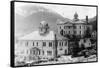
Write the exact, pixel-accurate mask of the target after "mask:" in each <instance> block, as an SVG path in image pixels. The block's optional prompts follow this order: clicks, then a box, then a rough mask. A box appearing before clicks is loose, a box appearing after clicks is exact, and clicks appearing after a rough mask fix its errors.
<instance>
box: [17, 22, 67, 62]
mask: <svg viewBox="0 0 100 68" xmlns="http://www.w3.org/2000/svg"><path fill="white" fill-rule="evenodd" d="M58 37H59V36H58V35H56V34H55V33H54V32H53V31H50V30H49V25H48V24H47V23H46V22H45V21H42V22H41V23H40V27H39V30H38V31H34V32H32V33H30V34H27V35H25V36H23V37H20V38H18V44H17V47H16V48H15V49H16V50H15V56H16V57H15V59H16V61H15V62H17V61H24V62H28V61H38V60H44V59H46V60H48V59H54V58H56V57H57V56H60V55H64V54H68V39H66V38H65V39H64V38H61V37H60V39H59V38H58Z"/></svg>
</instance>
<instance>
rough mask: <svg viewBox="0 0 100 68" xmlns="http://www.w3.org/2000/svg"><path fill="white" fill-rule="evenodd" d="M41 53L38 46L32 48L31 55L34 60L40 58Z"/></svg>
mask: <svg viewBox="0 0 100 68" xmlns="http://www.w3.org/2000/svg"><path fill="white" fill-rule="evenodd" d="M39 55H40V50H39V49H38V48H36V47H35V48H32V49H31V50H30V56H31V58H32V59H33V60H38V59H39Z"/></svg>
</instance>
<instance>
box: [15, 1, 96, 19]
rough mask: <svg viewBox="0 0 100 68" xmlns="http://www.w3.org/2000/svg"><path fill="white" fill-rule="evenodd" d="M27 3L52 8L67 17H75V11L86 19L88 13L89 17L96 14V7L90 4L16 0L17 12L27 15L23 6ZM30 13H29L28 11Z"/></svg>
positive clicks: (81, 17) (80, 17)
mask: <svg viewBox="0 0 100 68" xmlns="http://www.w3.org/2000/svg"><path fill="white" fill-rule="evenodd" d="M26 5H35V6H42V7H45V8H47V9H51V10H53V11H54V12H57V13H58V14H60V15H62V16H63V17H65V18H69V19H73V15H74V14H75V12H77V13H78V16H79V19H84V18H85V17H86V15H88V17H89V18H92V17H94V16H96V7H89V6H74V5H57V4H56V5H54V4H42V3H23V2H16V3H15V12H16V13H18V14H20V15H25V14H24V13H25V12H26V11H25V10H22V9H21V8H20V7H21V6H26ZM28 14H29V13H28Z"/></svg>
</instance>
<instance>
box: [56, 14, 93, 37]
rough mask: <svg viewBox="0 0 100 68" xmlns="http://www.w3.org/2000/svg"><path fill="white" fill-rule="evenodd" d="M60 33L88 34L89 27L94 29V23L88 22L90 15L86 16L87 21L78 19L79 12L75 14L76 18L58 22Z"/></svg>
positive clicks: (81, 35)
mask: <svg viewBox="0 0 100 68" xmlns="http://www.w3.org/2000/svg"><path fill="white" fill-rule="evenodd" d="M57 26H58V33H59V34H61V31H62V32H63V35H75V36H78V37H79V36H80V37H83V36H85V34H86V30H87V29H89V30H90V32H91V31H92V25H90V24H89V23H88V16H86V21H82V20H80V19H78V14H77V13H75V14H74V19H73V20H70V21H67V22H65V23H58V24H57Z"/></svg>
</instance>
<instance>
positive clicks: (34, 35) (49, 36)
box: [19, 31, 55, 40]
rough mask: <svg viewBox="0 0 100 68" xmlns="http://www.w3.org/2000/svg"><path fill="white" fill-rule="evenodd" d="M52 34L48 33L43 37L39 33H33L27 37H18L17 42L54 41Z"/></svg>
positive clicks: (51, 32)
mask: <svg viewBox="0 0 100 68" xmlns="http://www.w3.org/2000/svg"><path fill="white" fill-rule="evenodd" d="M54 39H55V37H54V32H53V31H50V32H48V33H47V34H45V35H40V33H39V31H34V32H32V33H30V34H28V35H25V36H23V37H20V38H19V40H54Z"/></svg>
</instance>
